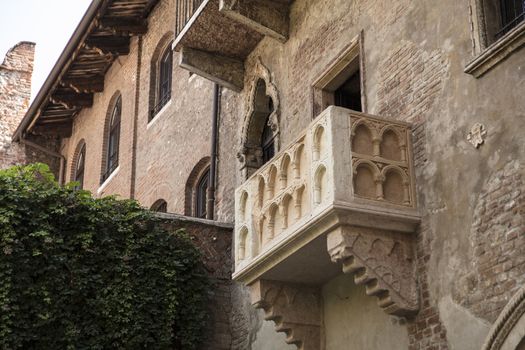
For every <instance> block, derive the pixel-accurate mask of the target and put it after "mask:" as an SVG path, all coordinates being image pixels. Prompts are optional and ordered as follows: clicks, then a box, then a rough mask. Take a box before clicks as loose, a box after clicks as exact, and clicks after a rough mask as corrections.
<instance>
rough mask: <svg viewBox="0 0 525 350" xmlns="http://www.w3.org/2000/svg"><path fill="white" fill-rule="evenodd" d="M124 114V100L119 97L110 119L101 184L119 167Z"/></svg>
mask: <svg viewBox="0 0 525 350" xmlns="http://www.w3.org/2000/svg"><path fill="white" fill-rule="evenodd" d="M121 114H122V98H121V96H120V95H119V96H118V98H117V101H116V102H115V105H114V106H113V110H112V111H111V115H110V119H109V125H108V127H109V131H108V136H107V145H106V149H105V153H106V164H105V167H104V172H103V174H102V179H101V182H104V181H105V180H106V179H107V178H108V177H109V175H111V173H112V172H113V171H115V169H116V168H117V167H118V156H119V143H120V117H121Z"/></svg>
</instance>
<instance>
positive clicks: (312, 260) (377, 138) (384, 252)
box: [234, 106, 419, 314]
mask: <svg viewBox="0 0 525 350" xmlns="http://www.w3.org/2000/svg"><path fill="white" fill-rule="evenodd" d="M410 139H411V128H410V125H409V124H406V123H403V122H397V121H394V120H390V119H383V118H379V117H375V116H371V115H367V114H363V113H358V112H354V111H351V110H348V109H344V108H340V107H333V106H332V107H329V108H328V109H327V110H325V111H324V112H323V113H321V114H320V115H319V116H318V117H317V118H316V119H315V120H314V121H312V123H311V124H310V126H309V127H308V128H307V129H306V130H305V131H303V132H302V133H301V134H300V135H299V136H298V137H297V139H296V140H295V141H294V142H293V143H292V144H291V145H289V146H288V147H287V148H285V149H283V150H282V151H281V152H279V153H278V154H276V155H275V157H274V158H273V159H272V160H271V161H270V162H268V163H267V164H265V165H264V166H263V167H261V168H260V169H259V170H258V171H257V172H256V173H255V174H253V175H252V176H251V177H250V178H249V179H248V180H247V181H246V182H245V183H244V184H242V185H241V186H240V187H239V188H237V190H236V193H235V204H236V210H235V211H236V217H235V273H234V278H235V279H236V280H239V281H242V282H244V283H246V284H248V285H250V284H252V283H254V282H257V281H258V280H273V281H284V282H293V283H307V284H321V283H324V282H326V281H327V280H329V279H330V278H332V277H335V276H336V275H337V274H339V273H340V271H341V270H340V269H341V267H338V266H337V264H334V262H342V264H343V270H344V271H345V272H355V273H356V277H355V278H356V283H358V284H359V283H362V284H365V285H366V286H367V292H369V293H370V294H371V295H376V296H378V297H379V298H380V299H382V303H383V305H381V306H382V307H383V308H384V309H385V310H386V311H387V312H389V313H394V314H405V313H408V312H411V311H413V310H415V309H417V293H416V292H415V278H414V273H415V271H414V268H413V267H414V266H413V244H412V241H413V236H414V232H415V229H416V226H417V224H418V223H419V215H418V212H417V208H416V198H415V188H414V172H413V165H412V149H411V141H410ZM407 280H408V281H409V282H408V283H403V282H405V281H407ZM406 299H409V300H408V301H407V300H406Z"/></svg>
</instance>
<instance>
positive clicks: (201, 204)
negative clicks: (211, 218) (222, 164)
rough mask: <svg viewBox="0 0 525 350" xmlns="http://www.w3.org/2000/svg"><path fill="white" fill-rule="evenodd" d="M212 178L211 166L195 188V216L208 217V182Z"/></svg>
mask: <svg viewBox="0 0 525 350" xmlns="http://www.w3.org/2000/svg"><path fill="white" fill-rule="evenodd" d="M209 178H210V168H208V169H207V170H206V171H205V172H204V173H203V174H202V175H201V178H200V179H199V182H198V183H197V188H196V189H195V216H196V217H198V218H202V219H206V216H207V208H206V206H207V200H208V183H209Z"/></svg>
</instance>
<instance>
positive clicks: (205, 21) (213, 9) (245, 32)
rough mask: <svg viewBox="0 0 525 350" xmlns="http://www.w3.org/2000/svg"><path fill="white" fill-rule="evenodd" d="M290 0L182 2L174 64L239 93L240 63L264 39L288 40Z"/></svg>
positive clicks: (242, 78) (242, 75)
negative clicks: (177, 63)
mask: <svg viewBox="0 0 525 350" xmlns="http://www.w3.org/2000/svg"><path fill="white" fill-rule="evenodd" d="M291 2H292V0H181V1H179V2H177V8H176V11H177V13H176V28H175V41H174V43H173V48H174V50H175V51H179V52H180V61H179V65H180V66H181V67H182V68H185V69H187V70H189V71H190V72H193V73H195V74H198V75H200V76H203V77H205V78H207V79H209V80H211V81H214V82H216V83H218V84H220V85H222V86H224V87H227V88H229V89H232V90H234V91H240V90H242V88H243V81H244V61H245V59H246V57H248V55H249V54H250V52H252V51H253V50H254V49H255V47H256V46H257V44H258V43H259V42H260V41H261V40H262V39H263V38H264V37H265V36H269V37H272V38H274V39H276V40H279V41H281V42H284V41H286V40H287V39H288V27H289V19H288V13H289V8H290V3H291Z"/></svg>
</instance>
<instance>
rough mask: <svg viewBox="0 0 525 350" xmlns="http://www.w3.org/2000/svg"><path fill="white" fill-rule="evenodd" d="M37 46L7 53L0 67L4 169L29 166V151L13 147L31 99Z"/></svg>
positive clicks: (1, 162)
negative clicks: (27, 154)
mask: <svg viewBox="0 0 525 350" xmlns="http://www.w3.org/2000/svg"><path fill="white" fill-rule="evenodd" d="M34 54H35V44H34V43H30V42H25V41H22V42H20V43H18V44H16V45H15V46H13V47H12V48H11V49H9V51H8V52H7V54H6V56H5V58H4V61H3V62H2V64H1V65H0V168H7V167H9V166H11V165H15V164H22V163H25V161H26V157H25V149H24V146H22V145H20V144H13V143H11V136H12V135H13V132H14V131H15V129H16V127H17V126H18V124H19V123H20V121H21V120H22V118H23V116H24V114H25V111H26V110H27V107H28V106H29V98H30V97H31V75H32V73H33V60H34Z"/></svg>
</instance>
